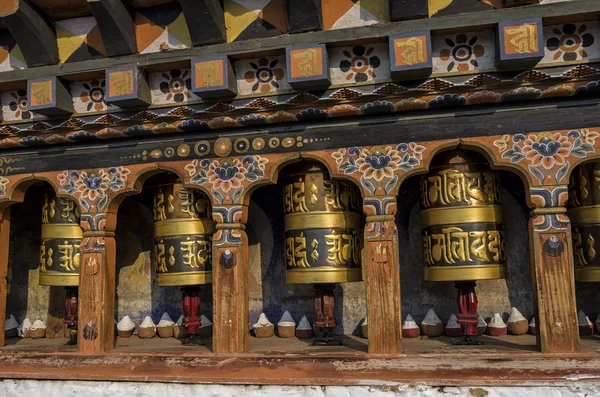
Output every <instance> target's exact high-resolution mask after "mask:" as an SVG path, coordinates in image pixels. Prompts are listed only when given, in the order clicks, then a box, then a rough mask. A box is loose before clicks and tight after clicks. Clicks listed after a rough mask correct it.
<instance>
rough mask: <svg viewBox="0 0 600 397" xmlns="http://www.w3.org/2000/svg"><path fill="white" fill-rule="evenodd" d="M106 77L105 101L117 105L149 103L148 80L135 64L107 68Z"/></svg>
mask: <svg viewBox="0 0 600 397" xmlns="http://www.w3.org/2000/svg"><path fill="white" fill-rule="evenodd" d="M105 77H106V103H109V104H114V105H117V106H137V105H145V104H149V103H150V88H149V86H148V81H147V80H146V79H145V77H144V76H143V75H142V73H141V72H140V71H139V70H138V68H137V66H131V67H127V68H119V69H108V70H106V72H105Z"/></svg>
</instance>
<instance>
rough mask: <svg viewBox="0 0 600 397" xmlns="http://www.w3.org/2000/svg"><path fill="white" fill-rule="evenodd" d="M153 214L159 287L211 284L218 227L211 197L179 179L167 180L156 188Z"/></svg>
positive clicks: (157, 283)
mask: <svg viewBox="0 0 600 397" xmlns="http://www.w3.org/2000/svg"><path fill="white" fill-rule="evenodd" d="M153 212H154V253H155V261H156V285H158V286H159V287H168V286H182V287H183V286H191V285H201V284H207V283H210V282H211V281H212V272H211V257H212V254H211V249H212V248H211V247H212V235H213V234H214V233H215V224H214V222H213V220H212V215H211V209H210V202H209V199H208V197H207V196H206V195H205V194H204V193H203V192H201V191H199V190H195V189H188V188H185V187H183V185H182V184H181V181H179V180H178V179H175V178H170V179H165V180H164V181H162V183H159V184H157V186H156V191H155V194H154V208H153Z"/></svg>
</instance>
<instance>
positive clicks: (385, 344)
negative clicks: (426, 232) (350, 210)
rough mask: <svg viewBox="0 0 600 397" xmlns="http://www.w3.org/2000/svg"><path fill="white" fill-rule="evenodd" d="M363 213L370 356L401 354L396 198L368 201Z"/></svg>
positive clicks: (366, 199) (371, 199)
mask: <svg viewBox="0 0 600 397" xmlns="http://www.w3.org/2000/svg"><path fill="white" fill-rule="evenodd" d="M363 206H364V212H365V214H366V215H367V222H366V225H365V242H364V246H365V251H364V254H363V264H364V266H366V288H367V312H368V317H369V353H370V354H399V353H402V322H401V312H400V311H401V306H400V254H399V251H398V229H397V227H396V216H395V215H396V197H394V196H386V197H365V199H364V202H363Z"/></svg>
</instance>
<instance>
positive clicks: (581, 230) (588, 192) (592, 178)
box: [567, 163, 600, 282]
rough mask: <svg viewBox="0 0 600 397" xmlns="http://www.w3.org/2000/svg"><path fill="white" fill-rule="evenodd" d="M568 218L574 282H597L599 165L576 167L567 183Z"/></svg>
mask: <svg viewBox="0 0 600 397" xmlns="http://www.w3.org/2000/svg"><path fill="white" fill-rule="evenodd" d="M567 207H568V211H567V215H568V216H569V218H570V219H571V234H572V236H573V259H574V262H575V280H577V281H588V282H598V281H600V251H598V250H599V249H600V247H597V246H596V242H597V241H598V239H599V237H600V163H588V164H583V165H581V166H579V167H577V168H576V169H575V170H574V171H573V174H572V175H571V179H570V181H569V201H568V202H567Z"/></svg>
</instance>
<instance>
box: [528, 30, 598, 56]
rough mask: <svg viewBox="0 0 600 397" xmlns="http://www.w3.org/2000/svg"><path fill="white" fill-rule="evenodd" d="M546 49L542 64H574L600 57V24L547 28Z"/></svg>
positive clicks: (545, 34) (545, 35)
mask: <svg viewBox="0 0 600 397" xmlns="http://www.w3.org/2000/svg"><path fill="white" fill-rule="evenodd" d="M544 39H545V40H546V42H545V45H546V48H545V50H544V58H542V60H541V61H540V63H542V64H543V63H555V62H572V61H581V60H584V59H593V58H598V57H599V56H600V49H599V48H598V45H597V43H598V40H600V22H598V21H586V22H581V23H566V24H562V25H552V26H546V27H545V28H544Z"/></svg>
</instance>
